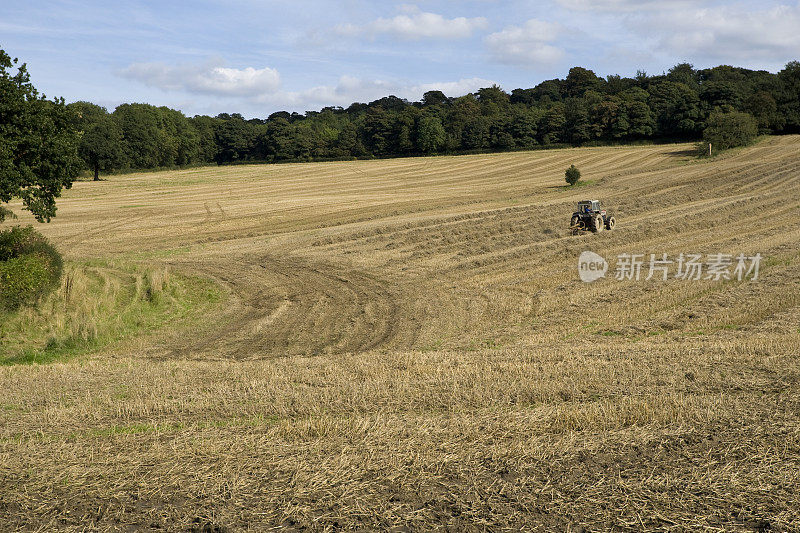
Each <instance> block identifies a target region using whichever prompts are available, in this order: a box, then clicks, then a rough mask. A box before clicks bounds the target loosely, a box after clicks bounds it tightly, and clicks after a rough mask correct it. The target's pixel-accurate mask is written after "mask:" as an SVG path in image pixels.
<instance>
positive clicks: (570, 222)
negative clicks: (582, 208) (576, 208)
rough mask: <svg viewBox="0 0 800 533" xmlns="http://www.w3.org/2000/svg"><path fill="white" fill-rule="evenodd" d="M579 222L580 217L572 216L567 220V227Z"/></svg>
mask: <svg viewBox="0 0 800 533" xmlns="http://www.w3.org/2000/svg"><path fill="white" fill-rule="evenodd" d="M580 222H581V217H578V216H574V217H572V220H570V221H569V227H571V228H573V227H575V226H577V225H578V224H580Z"/></svg>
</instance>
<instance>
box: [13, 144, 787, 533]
mask: <svg viewBox="0 0 800 533" xmlns="http://www.w3.org/2000/svg"><path fill="white" fill-rule="evenodd" d="M573 163H574V164H575V165H576V166H577V167H578V168H580V170H581V172H582V174H583V178H584V179H585V180H589V183H588V184H586V185H584V186H582V187H573V188H566V187H563V185H564V178H563V173H564V169H565V168H566V167H568V166H569V165H570V164H573ZM589 198H592V199H595V198H597V199H600V200H602V201H603V203H604V204H605V205H606V206H608V207H609V208H611V209H613V211H614V214H615V215H616V219H617V227H616V229H614V230H613V231H611V232H601V233H599V234H596V235H591V234H589V235H583V236H572V235H571V234H570V232H569V231H568V223H569V216H570V215H571V213H572V211H573V209H574V205H575V203H576V202H577V201H578V200H582V199H589ZM58 205H59V210H58V216H57V218H55V219H54V221H53V222H52V223H51V224H49V225H47V226H41V227H40V228H39V229H41V230H42V231H43V232H44V233H45V234H46V235H47V236H48V237H49V238H50V239H51V240H52V241H53V242H55V243H57V244H58V246H59V247H60V249H61V250H62V251H63V252H64V253H65V255H66V257H67V259H69V260H72V261H73V262H78V261H88V260H98V261H113V262H114V264H115V265H124V264H129V265H136V266H137V267H140V268H149V269H156V271H159V272H160V271H161V270H163V269H165V268H167V269H169V271H170V272H175V273H176V274H178V275H183V276H187V278H186V279H189V277H192V276H194V277H201V278H207V279H209V280H213V282H215V283H216V284H217V285H218V286H219V288H220V291H221V294H223V295H224V296H223V300H224V301H223V302H222V303H220V304H218V305H216V306H213V307H211V310H210V311H208V312H207V313H205V314H204V316H203V317H201V318H198V319H196V320H193V321H191V323H189V322H186V323H184V322H182V321H180V320H176V321H175V323H174V324H172V325H171V326H170V327H159V328H157V329H154V330H149V331H146V332H143V333H142V334H141V335H139V336H137V337H136V338H131V339H126V340H124V341H121V342H114V343H112V344H110V345H108V346H103V347H102V348H100V349H98V350H95V351H93V352H92V353H90V354H87V355H83V356H80V357H75V358H71V359H68V360H64V361H62V362H55V363H51V364H46V365H15V366H5V367H0V521H2V523H4V524H5V525H6V526H5V527H7V528H8V529H23V530H50V529H56V528H59V529H65V530H76V531H78V530H81V531H83V530H86V529H90V530H92V529H99V530H107V529H120V530H128V529H133V530H137V529H144V530H148V529H152V530H162V529H163V530H169V531H173V530H181V531H186V530H194V531H240V530H255V531H263V530H265V529H267V528H269V527H277V528H283V529H286V530H289V531H292V530H302V529H309V530H338V529H372V530H375V529H377V530H386V529H392V528H396V530H397V531H406V530H420V531H427V530H431V529H437V528H439V529H446V530H453V531H461V530H504V529H512V530H516V529H525V530H533V531H595V530H623V531H642V530H660V531H696V530H707V531H754V530H756V531H763V530H767V529H770V528H771V529H772V530H777V531H797V530H800V387H799V386H800V352H798V346H800V217H798V216H797V213H798V212H800V137H798V136H784V137H773V138H768V139H765V140H763V141H762V142H760V143H758V144H757V145H755V146H752V147H749V148H746V149H741V150H736V151H731V152H729V153H727V154H725V155H722V156H718V157H716V158H714V159H711V160H696V159H695V157H694V155H693V153H692V146H691V145H657V146H634V147H613V148H608V147H606V148H581V149H569V150H551V151H538V152H520V153H510V154H491V155H473V156H461V157H436V158H412V159H396V160H384V161H354V162H336V163H314V164H292V165H271V166H258V165H247V166H244V165H243V166H232V167H214V168H200V169H189V170H181V171H165V172H155V173H136V174H127V175H120V176H113V177H110V178H109V179H108V181H105V182H80V183H76V184H75V186H74V187H73V189H72V190H70V191H66V193H65V195H64V197H63V198H62V199H61V200H60V202H59V204H58ZM21 219H22V222H27V221H28V220H29V219H28V218H27V217H24V216H22V217H21ZM587 249H588V250H592V251H594V252H597V253H599V254H600V255H602V256H603V257H605V258H607V259H609V260H613V259H614V258H616V257H617V256H618V255H619V254H623V253H636V254H645V255H646V256H648V257H649V254H651V253H653V254H656V255H657V256H661V254H664V253H666V254H668V255H669V256H670V257H671V258H675V257H677V256H678V255H679V254H680V253H700V254H714V253H727V254H733V255H736V254H739V253H743V254H746V255H754V254H756V253H760V254H761V255H762V256H763V257H764V259H763V261H762V264H761V270H760V275H759V278H758V280H757V281H743V282H738V281H735V280H732V281H713V280H702V281H685V280H677V279H669V280H667V281H661V280H656V279H653V280H650V281H645V280H644V279H642V280H640V281H617V280H614V279H606V280H601V281H598V282H596V283H591V284H587V283H583V282H581V281H580V279H579V278H578V274H577V268H576V265H577V258H578V255H579V254H580V253H581V252H582V251H584V250H587ZM160 269H161V270H160ZM645 273H646V272H643V274H645ZM608 277H610V278H613V272H609V274H608ZM643 278H644V275H643Z"/></svg>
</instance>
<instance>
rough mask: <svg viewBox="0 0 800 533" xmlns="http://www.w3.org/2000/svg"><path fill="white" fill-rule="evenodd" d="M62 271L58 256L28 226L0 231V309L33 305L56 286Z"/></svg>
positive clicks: (41, 237)
mask: <svg viewBox="0 0 800 533" xmlns="http://www.w3.org/2000/svg"><path fill="white" fill-rule="evenodd" d="M62 269H63V263H62V260H61V255H60V254H59V253H58V251H57V250H56V249H55V248H53V246H51V245H50V243H48V242H47V239H45V238H44V236H42V235H41V234H40V233H38V232H37V231H35V230H34V229H33V228H32V227H30V226H28V227H26V228H22V227H13V228H10V229H7V230H4V231H0V309H2V310H7V311H13V310H15V309H17V308H19V307H20V306H22V305H31V304H33V303H35V302H36V301H37V300H38V299H39V298H40V297H42V296H43V295H44V294H46V293H48V292H50V291H51V290H52V289H53V288H55V287H56V285H57V283H58V280H59V279H60V278H61V271H62Z"/></svg>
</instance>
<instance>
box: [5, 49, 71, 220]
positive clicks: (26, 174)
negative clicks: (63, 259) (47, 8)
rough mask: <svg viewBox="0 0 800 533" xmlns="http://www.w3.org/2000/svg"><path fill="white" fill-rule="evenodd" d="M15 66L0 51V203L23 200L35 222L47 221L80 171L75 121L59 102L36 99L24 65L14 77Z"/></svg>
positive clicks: (60, 101)
mask: <svg viewBox="0 0 800 533" xmlns="http://www.w3.org/2000/svg"><path fill="white" fill-rule="evenodd" d="M16 65H17V60H16V59H14V60H12V59H11V58H10V57H9V55H8V54H6V53H5V52H4V51H3V50H2V49H0V203H4V202H9V201H11V199H12V198H21V199H22V201H23V204H24V205H25V209H27V210H29V211H30V212H31V213H33V215H34V216H35V217H36V219H37V220H39V221H40V222H44V221H50V218H51V217H53V216H55V213H56V204H55V200H56V198H58V197H59V196H60V195H61V190H62V189H64V188H69V187H70V186H71V185H72V181H73V179H74V178H75V176H76V175H77V173H78V172H79V169H80V159H79V158H78V133H77V129H76V124H75V123H76V117H75V114H74V113H73V112H72V110H70V109H68V108H67V106H66V105H65V104H64V101H63V99H56V100H46V99H45V97H44V95H39V93H38V91H37V90H36V88H34V86H33V85H32V84H31V82H30V77H29V75H28V71H27V69H26V67H25V64H22V65H19V66H18V67H17V72H16V73H12V72H11V69H12V68H14V67H15V66H16ZM4 213H7V210H5V209H3V210H2V212H0V220H2V219H3V218H5V215H4Z"/></svg>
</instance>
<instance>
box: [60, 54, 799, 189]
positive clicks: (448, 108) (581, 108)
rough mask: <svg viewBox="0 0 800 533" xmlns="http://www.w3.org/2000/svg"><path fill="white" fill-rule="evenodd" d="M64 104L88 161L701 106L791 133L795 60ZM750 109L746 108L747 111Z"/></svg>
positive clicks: (370, 144) (528, 138) (542, 138)
mask: <svg viewBox="0 0 800 533" xmlns="http://www.w3.org/2000/svg"><path fill="white" fill-rule="evenodd" d="M67 107H69V108H71V109H73V110H74V111H75V112H76V113H75V115H76V117H77V121H78V123H77V128H78V130H80V131H81V132H82V135H81V139H80V146H79V153H80V156H81V158H82V160H83V162H84V164H85V167H86V168H87V169H89V170H91V171H93V172H94V174H95V177H97V175H98V174H99V173H100V172H109V171H114V170H123V169H146V168H158V167H173V166H185V165H192V164H206V163H217V164H230V163H238V162H271V163H272V162H281V161H313V160H331V159H352V158H369V157H398V156H410V155H424V154H453V153H468V152H479V151H503V150H519V149H533V148H536V147H547V146H553V145H562V146H563V145H571V146H578V145H587V144H605V143H615V142H633V141H641V140H652V141H667V140H669V141H685V140H699V139H701V138H702V136H703V131H704V129H705V128H706V126H707V123H708V122H709V118H710V117H712V116H713V119H712V122H715V121H716V117H718V116H719V115H720V114H725V113H737V114H739V115H737V116H742V115H741V114H746V115H747V120H750V121H751V122H752V123H753V124H755V127H757V129H758V132H759V133H797V132H800V62H797V61H793V62H790V63H788V64H787V65H786V67H785V68H784V69H783V70H781V71H780V72H778V73H777V74H772V73H770V72H767V71H756V70H748V69H744V68H737V67H732V66H718V67H714V68H709V69H695V68H694V67H693V66H692V65H690V64H687V63H684V64H679V65H676V66H675V67H673V68H672V69H670V70H669V71H668V72H666V73H663V74H660V75H652V76H651V75H648V74H646V73H644V72H639V73H637V75H636V76H635V77H630V78H628V77H622V76H619V75H611V76H608V77H606V78H601V77H599V76H597V75H596V74H595V73H594V72H592V71H591V70H588V69H585V68H581V67H574V68H572V69H570V71H569V74H568V75H567V76H566V78H564V79H553V80H547V81H544V82H542V83H540V84H538V85H536V86H535V87H533V88H528V89H514V90H513V91H511V92H510V93H508V92H505V91H504V90H502V89H501V88H500V87H497V86H492V87H486V88H483V89H479V90H478V91H477V92H475V93H471V94H467V95H465V96H459V97H448V96H446V95H445V94H443V93H442V92H440V91H429V92H426V93H425V94H424V96H423V98H422V100H421V101H419V102H409V101H407V100H405V99H401V98H398V97H396V96H386V97H384V98H380V99H378V100H375V101H373V102H369V103H353V104H352V105H350V106H349V107H347V108H342V107H326V108H324V109H322V110H320V111H308V112H306V113H305V114H300V113H289V112H286V111H280V112H276V113H272V114H271V115H269V117H267V118H266V119H258V118H254V119H249V120H248V119H245V118H243V117H242V116H241V115H239V114H236V113H234V114H227V113H223V114H220V115H217V116H216V117H209V116H194V117H186V116H184V115H183V114H182V113H181V112H179V111H176V110H173V109H169V108H167V107H155V106H152V105H147V104H123V105H120V106H119V107H117V108H116V109H115V110H114V111H113V112H112V113H108V112H107V111H106V110H105V109H104V108H102V107H100V106H97V105H94V104H91V103H87V102H75V103H72V104H69V105H68V106H67ZM750 117H752V119H751V118H750Z"/></svg>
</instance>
